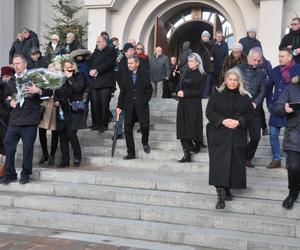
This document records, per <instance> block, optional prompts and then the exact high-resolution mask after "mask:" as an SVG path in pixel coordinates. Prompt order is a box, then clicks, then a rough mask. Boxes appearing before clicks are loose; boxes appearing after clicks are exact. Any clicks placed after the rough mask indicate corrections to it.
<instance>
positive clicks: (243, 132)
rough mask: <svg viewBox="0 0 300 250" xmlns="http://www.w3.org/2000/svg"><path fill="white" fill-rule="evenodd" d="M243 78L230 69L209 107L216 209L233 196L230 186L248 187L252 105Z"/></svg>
mask: <svg viewBox="0 0 300 250" xmlns="http://www.w3.org/2000/svg"><path fill="white" fill-rule="evenodd" d="M241 79H242V78H241V73H240V71H239V70H238V69H237V68H233V69H231V70H229V71H227V73H226V74H225V81H224V82H223V83H222V84H221V86H220V88H218V89H217V91H215V92H214V93H213V94H212V95H211V97H210V98H209V101H208V104H207V107H206V116H207V119H208V121H209V123H208V124H207V129H206V132H207V142H208V152H209V185H214V186H215V187H216V188H217V193H218V202H217V205H216V209H223V208H224V207H225V200H232V196H231V193H230V188H238V189H240V188H246V168H245V166H246V146H247V126H248V124H249V123H250V122H251V119H252V116H253V105H252V104H251V99H250V94H249V93H247V92H246V91H245V90H244V88H243V82H242V80H241Z"/></svg>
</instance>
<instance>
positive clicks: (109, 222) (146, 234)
mask: <svg viewBox="0 0 300 250" xmlns="http://www.w3.org/2000/svg"><path fill="white" fill-rule="evenodd" d="M1 214H2V215H3V216H1V218H0V222H1V223H3V224H14V225H19V226H26V225H28V226H31V227H40V228H50V229H60V230H68V231H75V232H84V233H94V234H105V235H112V236H118V237H126V238H132V239H143V240H152V241H159V242H164V243H174V244H180V245H191V246H203V247H213V248H219V249H238V250H243V249H245V250H246V249H267V248H268V249H282V247H285V249H296V247H298V246H299V239H295V238H288V237H280V236H268V235H262V234H257V233H245V232H234V231H231V230H222V229H210V228H201V227H195V226H186V225H177V226H176V227H174V224H167V223H157V222H145V221H136V220H127V219H115V218H104V217H99V216H90V215H75V214H68V213H61V212H48V211H35V210H28V209H18V208H13V209H8V210H7V209H6V208H2V209H1ZM87 222H88V223H87ZM266 247H267V248H266Z"/></svg>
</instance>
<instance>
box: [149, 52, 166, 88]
mask: <svg viewBox="0 0 300 250" xmlns="http://www.w3.org/2000/svg"><path fill="white" fill-rule="evenodd" d="M150 75H151V81H154V82H161V81H163V80H164V79H165V78H166V77H168V78H169V76H170V64H169V59H168V57H167V56H166V55H160V56H159V57H157V58H156V56H155V55H153V56H151V57H150Z"/></svg>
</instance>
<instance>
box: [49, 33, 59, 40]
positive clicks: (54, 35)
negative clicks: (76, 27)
mask: <svg viewBox="0 0 300 250" xmlns="http://www.w3.org/2000/svg"><path fill="white" fill-rule="evenodd" d="M50 37H55V38H56V39H57V41H59V36H58V35H57V34H52V35H51V36H50Z"/></svg>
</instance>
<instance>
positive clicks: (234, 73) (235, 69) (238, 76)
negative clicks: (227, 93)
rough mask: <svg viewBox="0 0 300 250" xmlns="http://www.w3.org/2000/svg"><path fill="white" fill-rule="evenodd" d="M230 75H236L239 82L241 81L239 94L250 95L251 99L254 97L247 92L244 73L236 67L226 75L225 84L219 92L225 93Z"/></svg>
mask: <svg viewBox="0 0 300 250" xmlns="http://www.w3.org/2000/svg"><path fill="white" fill-rule="evenodd" d="M229 75H235V76H236V77H237V78H238V81H239V87H238V88H239V92H240V94H241V95H248V96H249V97H250V98H251V97H252V96H251V94H250V93H249V92H248V91H247V90H245V88H244V81H243V77H242V73H241V71H240V69H239V68H238V67H234V68H232V69H230V70H228V71H227V72H226V73H225V77H224V79H225V80H224V82H223V83H222V84H221V85H220V87H219V88H217V90H218V91H219V92H223V91H224V89H225V87H226V80H227V78H228V76H229Z"/></svg>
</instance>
